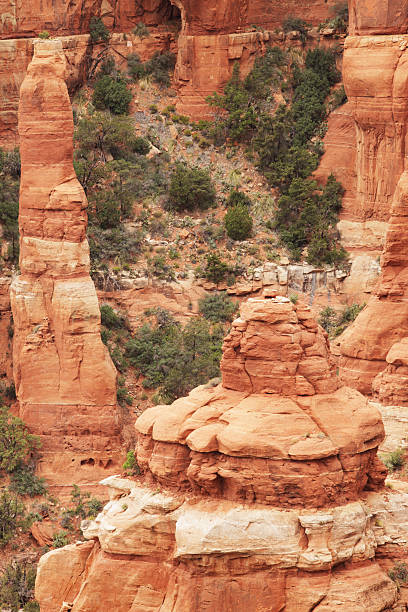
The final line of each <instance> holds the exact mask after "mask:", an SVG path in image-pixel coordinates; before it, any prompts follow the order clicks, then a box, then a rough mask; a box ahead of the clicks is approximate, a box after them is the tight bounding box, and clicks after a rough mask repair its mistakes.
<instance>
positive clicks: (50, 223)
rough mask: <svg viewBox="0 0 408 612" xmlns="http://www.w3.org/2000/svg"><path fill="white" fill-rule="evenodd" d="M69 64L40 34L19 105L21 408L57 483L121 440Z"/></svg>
mask: <svg viewBox="0 0 408 612" xmlns="http://www.w3.org/2000/svg"><path fill="white" fill-rule="evenodd" d="M65 70H66V60H65V55H64V53H63V49H62V45H61V42H60V41H58V40H53V41H37V42H36V43H35V45H34V58H33V60H32V62H31V64H30V66H29V67H28V70H27V75H26V77H25V79H24V82H23V85H22V87H21V98H20V107H19V133H20V152H21V167H22V171H21V190H20V216H19V227H20V270H21V274H20V276H18V277H16V278H15V279H14V281H13V283H12V286H11V303H12V311H13V317H14V326H15V333H14V346H13V362H14V364H13V365H14V379H15V385H16V393H17V398H18V400H19V404H20V416H21V417H22V418H23V419H24V421H25V422H26V423H27V424H28V425H29V427H30V429H31V430H32V431H33V433H36V434H38V435H40V436H41V438H42V442H43V448H42V455H43V459H42V463H41V465H40V471H41V472H42V473H43V474H44V475H46V477H47V479H49V480H50V482H51V484H54V483H56V482H59V481H64V482H67V481H68V482H70V481H71V482H79V481H81V478H89V473H88V469H89V470H90V473H91V474H92V475H93V478H98V474H103V473H105V472H104V470H105V468H106V467H107V466H108V464H109V465H110V464H112V463H114V462H115V459H116V457H115V453H116V454H117V452H118V449H119V447H120V444H119V434H120V428H119V422H118V415H117V410H116V370H115V368H114V366H113V364H112V362H111V359H110V357H109V354H108V352H107V349H106V347H105V346H104V345H103V343H102V341H101V338H100V314H99V305H98V300H97V296H96V291H95V287H94V285H93V282H92V280H91V278H90V276H89V247H88V242H87V240H86V234H85V231H86V223H87V216H86V206H87V201H86V197H85V194H84V192H83V189H82V187H81V185H80V184H79V182H78V180H77V178H76V175H75V171H74V168H73V164H72V159H73V141H72V136H73V119H72V109H71V105H70V101H69V96H68V91H67V86H66V84H65V80H64V76H65ZM84 453H85V455H84Z"/></svg>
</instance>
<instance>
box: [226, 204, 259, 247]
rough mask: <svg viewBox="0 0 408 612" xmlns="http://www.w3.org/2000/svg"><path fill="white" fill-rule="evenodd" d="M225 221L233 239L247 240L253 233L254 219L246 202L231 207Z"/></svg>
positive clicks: (229, 234) (228, 232)
mask: <svg viewBox="0 0 408 612" xmlns="http://www.w3.org/2000/svg"><path fill="white" fill-rule="evenodd" d="M224 223H225V229H226V230H227V234H228V236H229V238H232V240H246V239H247V238H249V236H250V235H251V232H252V227H253V221H252V217H251V215H250V214H249V212H248V207H247V206H245V204H240V205H238V206H232V207H231V208H229V209H228V211H227V214H226V215H225V219H224Z"/></svg>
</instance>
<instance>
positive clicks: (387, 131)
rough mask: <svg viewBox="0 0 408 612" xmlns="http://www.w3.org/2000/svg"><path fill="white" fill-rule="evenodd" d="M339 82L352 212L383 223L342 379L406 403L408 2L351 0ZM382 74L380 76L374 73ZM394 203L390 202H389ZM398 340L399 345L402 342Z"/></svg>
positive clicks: (349, 334) (344, 348)
mask: <svg viewBox="0 0 408 612" xmlns="http://www.w3.org/2000/svg"><path fill="white" fill-rule="evenodd" d="M351 9H352V10H351V12H352V32H354V33H355V34H356V35H355V36H351V37H350V38H349V39H347V41H346V50H345V56H344V64H343V71H344V82H345V86H346V90H347V94H348V96H349V99H350V102H349V104H350V105H351V108H352V114H353V117H354V119H355V121H356V126H357V176H358V181H357V196H356V209H355V210H356V215H357V216H358V215H360V218H361V219H362V220H366V219H368V218H370V219H377V220H387V218H388V216H389V214H390V215H391V217H390V220H389V227H388V232H387V237H386V242H385V247H384V254H383V257H382V276H381V278H380V281H379V284H378V286H377V289H376V292H375V295H374V296H373V297H372V298H371V299H370V301H369V303H368V305H367V307H366V308H365V309H364V311H363V312H362V313H361V314H360V315H359V316H358V317H357V319H356V321H355V323H354V324H353V325H352V326H351V327H350V328H349V329H348V330H347V331H346V332H345V333H344V335H343V337H342V341H341V353H342V357H341V361H340V373H341V378H342V380H343V381H344V382H345V383H346V384H349V385H352V386H354V387H355V388H357V389H359V390H360V391H362V392H364V393H368V394H369V393H371V392H372V384H373V381H374V379H375V382H374V391H375V394H376V395H377V397H378V398H379V399H380V400H381V401H383V402H385V403H394V402H395V403H399V404H406V403H407V400H408V394H407V393H406V391H405V386H406V385H405V383H406V365H405V362H404V356H403V353H404V348H405V344H404V341H403V339H404V338H405V337H406V336H407V335H408V324H407V319H408V310H407V306H406V297H407V296H406V292H407V289H406V286H407V285H406V282H407V274H408V272H407V263H408V262H407V256H406V252H407V246H408V245H407V238H406V221H407V214H408V213H407V210H408V208H407V206H408V175H407V172H406V169H405V140H406V137H407V116H408V106H407V89H408V80H407V71H406V64H407V62H408V55H407V51H406V48H407V46H408V40H407V36H406V35H404V34H401V32H403V33H405V32H406V30H407V26H408V12H407V11H408V4H407V3H406V2H393V1H392V0H389V1H388V2H381V3H376V2H360V3H358V4H357V3H355V2H353V3H352V6H351ZM379 75H381V78H379ZM390 203H391V206H390ZM401 341H402V343H401Z"/></svg>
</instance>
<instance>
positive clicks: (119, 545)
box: [36, 297, 408, 612]
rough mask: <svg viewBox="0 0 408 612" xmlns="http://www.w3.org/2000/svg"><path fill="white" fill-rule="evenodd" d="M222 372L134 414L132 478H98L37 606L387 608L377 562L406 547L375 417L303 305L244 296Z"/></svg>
mask: <svg viewBox="0 0 408 612" xmlns="http://www.w3.org/2000/svg"><path fill="white" fill-rule="evenodd" d="M222 375H223V378H222V383H221V384H219V385H218V386H216V387H214V386H211V385H205V386H201V387H198V388H197V389H195V390H194V391H192V392H191V393H190V395H189V396H188V397H186V398H182V399H179V400H177V401H176V402H174V403H173V404H172V405H171V406H156V407H154V408H151V409H148V410H147V411H145V412H144V413H143V414H142V415H141V416H140V417H139V419H138V421H137V422H136V429H137V432H138V444H137V452H136V454H137V461H138V466H139V468H140V469H141V475H140V476H139V477H137V478H136V479H132V480H130V479H126V478H120V477H109V478H107V479H106V480H105V481H104V483H103V484H105V485H106V486H107V487H108V489H109V491H110V497H111V501H110V502H109V503H108V504H107V506H106V507H105V508H104V510H103V511H102V512H101V513H100V514H99V515H98V517H97V518H96V519H95V520H93V521H90V522H85V523H83V525H82V528H83V533H84V535H85V538H86V539H87V540H89V541H88V542H83V543H78V544H75V545H70V546H67V547H65V548H62V549H58V550H55V551H52V552H50V553H48V554H47V555H45V556H44V557H43V558H42V559H41V561H40V564H39V570H38V577H37V583H36V597H37V599H38V601H39V602H40V604H41V610H42V612H51V611H55V610H60V609H63V608H61V606H62V605H63V602H66V606H67V609H70V610H71V611H72V612H80V611H81V612H85V611H86V612H91V611H94V610H96V609H98V603H99V602H100V601H102V600H103V601H104V605H105V608H106V609H109V610H110V609H112V610H113V609H114V610H115V611H116V612H131V611H132V612H136V611H138V612H140V611H144V612H148V611H149V612H186V611H187V610H189V611H190V610H191V611H193V610H194V611H197V612H198V611H203V610H208V611H210V610H211V611H214V612H215V611H217V612H218V611H225V612H226V611H231V612H232V611H234V612H240V611H242V612H243V611H244V610H245V611H247V610H251V611H252V610H253V611H259V612H282V611H285V612H308V611H310V610H317V611H318V612H329V611H330V612H331V611H334V610H343V611H344V612H346V611H347V612H350V611H351V610H353V611H356V612H357V611H359V612H360V611H361V612H363V610H364V611H370V612H380V611H381V610H400V611H401V612H402V610H403V607H402V606H401V605H400V604H399V603H398V602H399V595H398V591H397V587H396V585H395V584H394V583H393V582H392V580H391V579H390V578H389V577H388V576H387V574H386V572H385V571H384V569H382V567H381V564H384V563H388V564H389V563H392V559H393V558H399V559H401V558H404V556H405V554H406V545H407V542H408V532H407V530H406V523H407V518H408V496H406V495H404V494H400V493H395V492H391V491H389V492H388V493H385V492H384V490H383V482H384V476H385V474H384V468H383V466H382V464H381V463H380V462H379V460H378V459H377V448H378V445H379V444H380V442H381V441H382V439H383V436H384V430H383V425H382V422H381V418H380V415H379V413H378V412H376V410H375V409H373V408H372V407H369V406H368V405H367V401H366V399H365V398H364V397H363V396H362V395H360V393H359V392H358V391H355V390H351V389H348V388H346V387H341V388H339V386H338V382H337V379H336V376H335V372H334V367H333V362H332V359H331V356H330V351H329V348H328V342H327V337H326V334H325V333H324V331H323V330H322V329H321V328H320V327H318V325H317V324H316V322H315V321H314V320H313V318H312V316H311V313H310V310H309V309H308V307H305V306H302V305H294V304H292V303H291V302H290V301H289V300H288V299H286V298H280V297H277V298H271V299H260V298H259V299H252V300H248V302H247V303H245V304H244V305H242V307H241V316H240V318H239V319H237V320H236V321H235V322H234V323H233V326H232V330H231V332H230V334H229V335H228V336H227V337H226V339H225V342H224V347H223V359H222ZM384 557H386V558H387V561H386V562H385V561H384ZM61 567H64V568H67V571H66V572H64V573H61V572H57V568H61ZM386 567H388V566H387V565H386ZM107 571H109V574H110V575H114V576H115V579H114V581H111V582H110V583H109V587H107V585H106V572H107Z"/></svg>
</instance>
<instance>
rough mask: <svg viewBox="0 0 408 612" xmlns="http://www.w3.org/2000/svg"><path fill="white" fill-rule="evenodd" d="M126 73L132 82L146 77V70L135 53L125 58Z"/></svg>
mask: <svg viewBox="0 0 408 612" xmlns="http://www.w3.org/2000/svg"><path fill="white" fill-rule="evenodd" d="M127 65H128V72H129V74H130V76H131V77H132V79H133V80H134V81H138V80H139V79H142V78H143V77H144V76H146V68H145V66H144V64H143V62H142V61H141V59H140V56H139V55H138V54H137V53H131V54H130V55H128V57H127Z"/></svg>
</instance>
